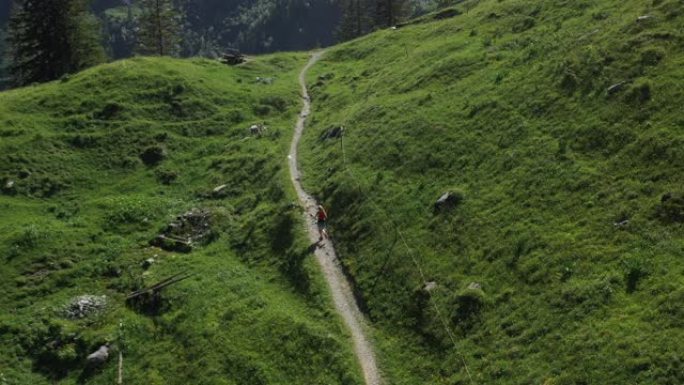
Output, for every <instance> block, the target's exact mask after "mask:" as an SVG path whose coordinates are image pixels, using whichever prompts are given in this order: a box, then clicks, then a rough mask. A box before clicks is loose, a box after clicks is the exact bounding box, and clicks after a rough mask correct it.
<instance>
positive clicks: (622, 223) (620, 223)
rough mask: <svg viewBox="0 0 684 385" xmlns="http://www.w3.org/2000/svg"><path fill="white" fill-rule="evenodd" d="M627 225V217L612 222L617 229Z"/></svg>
mask: <svg viewBox="0 0 684 385" xmlns="http://www.w3.org/2000/svg"><path fill="white" fill-rule="evenodd" d="M627 225H629V219H625V220H622V221H618V222H615V223H613V226H615V227H617V228H619V229H621V228H624V227H627Z"/></svg>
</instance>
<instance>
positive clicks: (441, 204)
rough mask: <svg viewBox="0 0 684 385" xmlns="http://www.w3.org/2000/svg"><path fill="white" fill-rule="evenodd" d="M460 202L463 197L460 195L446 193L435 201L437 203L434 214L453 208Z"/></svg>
mask: <svg viewBox="0 0 684 385" xmlns="http://www.w3.org/2000/svg"><path fill="white" fill-rule="evenodd" d="M461 201H463V195H461V194H460V193H452V192H446V193H444V194H443V195H442V196H441V197H439V199H437V202H435V212H440V211H445V210H448V209H451V208H454V207H456V206H457V205H458V204H459V203H461Z"/></svg>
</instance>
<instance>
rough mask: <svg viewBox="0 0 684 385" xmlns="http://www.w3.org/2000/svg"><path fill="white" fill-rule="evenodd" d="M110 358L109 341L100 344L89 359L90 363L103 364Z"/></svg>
mask: <svg viewBox="0 0 684 385" xmlns="http://www.w3.org/2000/svg"><path fill="white" fill-rule="evenodd" d="M108 359H109V343H106V344H104V345H102V346H100V348H99V349H97V350H96V351H95V352H93V353H91V354H90V355H89V356H88V358H87V360H88V364H89V365H102V364H104V363H105V362H107V360H108Z"/></svg>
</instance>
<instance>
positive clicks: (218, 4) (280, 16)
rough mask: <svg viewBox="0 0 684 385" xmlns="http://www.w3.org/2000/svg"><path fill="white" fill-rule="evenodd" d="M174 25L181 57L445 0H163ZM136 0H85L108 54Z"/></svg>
mask: <svg viewBox="0 0 684 385" xmlns="http://www.w3.org/2000/svg"><path fill="white" fill-rule="evenodd" d="M169 2H172V3H173V5H174V6H175V8H176V10H177V22H178V24H179V25H180V27H181V28H180V29H179V30H180V36H179V39H178V44H177V45H178V47H177V48H178V49H175V50H174V54H177V55H179V56H183V57H190V56H204V57H209V58H215V57H217V56H219V55H220V54H221V53H223V52H225V51H226V49H229V48H233V49H238V50H240V51H243V52H247V53H251V54H257V53H268V52H277V51H291V50H306V49H311V48H314V47H319V46H329V45H331V44H333V43H335V42H337V41H340V40H346V39H350V38H354V37H357V36H359V35H362V34H365V33H368V32H371V31H373V30H374V29H377V28H383V27H387V26H388V25H389V24H394V23H396V22H398V21H399V20H400V19H402V18H406V17H410V16H415V15H419V14H422V13H425V12H427V11H429V10H432V9H434V8H436V7H437V6H440V5H445V4H447V3H449V1H444V0H399V1H397V0H394V1H384V0H383V1H381V0H321V1H315V2H312V1H308V0H289V1H284V0H257V1H252V0H228V1H224V0H169ZM142 4H143V2H142V1H136V0H92V3H91V6H92V11H93V12H94V14H95V15H96V16H97V18H98V20H99V24H100V26H99V28H100V29H101V31H102V36H101V39H102V42H103V46H104V48H105V51H106V53H107V56H108V57H110V58H112V59H121V58H127V57H131V56H134V55H135V54H144V53H145V52H142V51H141V50H139V49H138V48H139V46H140V44H139V43H140V42H139V41H138V37H139V36H138V35H139V33H140V29H141V26H140V17H141V15H142V11H141V9H140V8H141V6H142ZM11 8H12V3H11V2H9V1H8V2H3V3H2V4H1V5H0V89H2V88H5V87H7V86H8V85H9V84H10V81H9V70H8V69H7V68H6V67H7V66H8V61H9V52H8V49H7V47H8V45H9V44H8V43H7V40H6V39H7V25H8V21H9V18H10V14H11V12H12V9H11Z"/></svg>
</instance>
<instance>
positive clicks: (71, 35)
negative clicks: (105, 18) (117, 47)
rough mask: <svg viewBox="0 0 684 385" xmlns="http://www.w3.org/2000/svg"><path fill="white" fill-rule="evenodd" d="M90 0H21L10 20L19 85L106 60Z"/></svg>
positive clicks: (14, 71)
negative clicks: (91, 10)
mask: <svg viewBox="0 0 684 385" xmlns="http://www.w3.org/2000/svg"><path fill="white" fill-rule="evenodd" d="M89 9H90V1H89V0H18V1H17V2H16V3H15V4H14V8H13V12H12V16H11V18H10V23H9V31H8V34H9V37H8V42H9V45H10V48H9V54H10V60H11V64H10V67H9V70H10V73H11V75H12V78H13V81H14V83H15V84H16V85H26V84H30V83H34V82H45V81H50V80H54V79H57V78H59V77H61V76H62V75H64V74H68V73H73V72H77V71H80V70H82V69H84V68H87V67H90V66H92V65H95V64H98V63H101V62H103V61H104V60H105V55H104V49H103V48H102V45H101V41H100V40H101V34H100V29H99V24H98V22H97V20H96V19H95V17H94V16H93V15H92V13H91V12H90V10H89Z"/></svg>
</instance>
